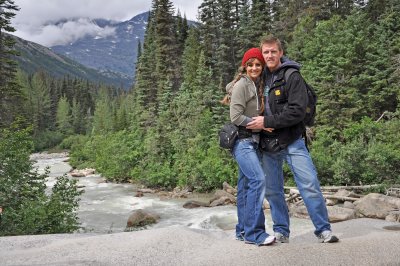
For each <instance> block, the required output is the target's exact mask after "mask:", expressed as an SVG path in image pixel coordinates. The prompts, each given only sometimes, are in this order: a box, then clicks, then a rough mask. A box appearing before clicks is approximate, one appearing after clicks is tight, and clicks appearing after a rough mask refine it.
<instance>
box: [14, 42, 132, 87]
mask: <svg viewBox="0 0 400 266" xmlns="http://www.w3.org/2000/svg"><path fill="white" fill-rule="evenodd" d="M12 37H13V38H14V39H15V41H16V43H15V46H14V48H15V50H17V51H18V52H19V53H20V56H17V57H15V60H16V61H17V62H18V65H19V67H20V68H21V69H22V70H23V71H25V72H27V73H34V72H36V71H39V70H43V71H45V72H47V73H49V74H50V75H52V76H55V77H63V76H65V75H70V76H75V77H78V78H82V79H87V80H90V81H92V82H101V83H106V84H110V85H115V86H121V85H124V87H125V88H128V86H130V84H131V83H130V82H131V81H130V79H127V78H125V77H122V76H121V75H119V74H117V73H112V72H108V73H102V72H100V71H98V70H96V69H91V68H88V67H85V66H84V65H82V64H80V63H77V62H75V61H74V60H71V59H70V58H68V57H66V56H63V55H59V54H56V53H55V52H54V51H52V50H51V49H49V48H47V47H44V46H42V45H40V44H37V43H34V42H30V41H26V40H24V39H21V38H19V37H16V36H13V35H12Z"/></svg>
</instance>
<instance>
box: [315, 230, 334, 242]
mask: <svg viewBox="0 0 400 266" xmlns="http://www.w3.org/2000/svg"><path fill="white" fill-rule="evenodd" d="M318 239H319V242H321V243H335V242H338V241H339V238H337V237H336V236H335V235H332V231H329V230H326V231H323V232H322V233H321V234H319V235H318Z"/></svg>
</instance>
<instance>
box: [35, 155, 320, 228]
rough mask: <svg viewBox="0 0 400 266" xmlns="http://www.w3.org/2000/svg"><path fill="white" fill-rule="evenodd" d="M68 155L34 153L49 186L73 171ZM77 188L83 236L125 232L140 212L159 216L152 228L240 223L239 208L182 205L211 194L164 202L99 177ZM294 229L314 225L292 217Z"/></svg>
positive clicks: (83, 181)
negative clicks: (79, 198) (184, 206)
mask: <svg viewBox="0 0 400 266" xmlns="http://www.w3.org/2000/svg"><path fill="white" fill-rule="evenodd" d="M67 156H68V155H67V154H65V153H59V154H45V153H43V154H33V155H32V156H31V159H32V160H35V161H36V163H35V164H34V166H35V167H37V168H38V170H39V172H43V171H44V169H45V167H49V170H50V173H49V177H48V179H47V182H46V184H47V186H48V187H49V188H51V187H52V186H53V185H54V183H55V180H56V178H57V177H58V176H62V175H63V174H65V173H68V172H69V171H70V170H71V166H70V165H69V164H68V162H67V160H68V157H67ZM78 180H79V181H78V185H79V186H80V187H82V188H83V189H84V193H83V194H82V196H81V200H80V203H79V209H78V217H79V221H80V223H81V226H82V229H81V230H80V231H79V232H81V233H85V232H91V233H116V232H123V231H124V230H125V226H126V222H127V220H128V217H129V215H130V214H131V213H132V212H133V211H135V210H138V209H143V210H146V211H150V212H152V213H156V214H158V215H159V216H160V221H159V222H158V223H157V224H154V225H152V226H149V227H148V229H150V228H160V227H171V226H187V227H189V228H194V229H201V230H214V231H224V230H233V229H234V227H235V224H236V222H237V219H236V206H232V205H228V206H218V207H213V208H197V209H185V208H183V207H182V206H183V204H184V203H185V202H186V201H188V200H189V199H194V200H198V201H204V202H206V201H207V200H208V199H209V198H210V195H207V194H195V193H194V194H192V195H191V196H190V197H189V198H185V199H162V198H160V197H159V196H158V195H157V194H147V193H145V194H144V196H143V197H135V194H136V191H137V189H138V187H137V186H136V185H133V184H129V183H127V184H116V183H106V182H104V179H103V178H102V177H101V176H100V175H89V176H86V177H80V178H78ZM266 219H267V222H266V227H267V228H266V229H267V231H268V232H271V231H272V230H271V218H270V216H269V214H268V213H266ZM291 223H292V229H293V226H295V227H296V229H297V230H296V231H297V233H301V232H303V231H305V230H310V229H311V228H312V224H311V222H310V221H309V220H307V219H297V218H292V219H291Z"/></svg>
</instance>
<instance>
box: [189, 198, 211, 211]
mask: <svg viewBox="0 0 400 266" xmlns="http://www.w3.org/2000/svg"><path fill="white" fill-rule="evenodd" d="M199 207H210V204H208V203H205V202H201V201H196V200H189V201H187V202H185V204H183V208H185V209H194V208H199Z"/></svg>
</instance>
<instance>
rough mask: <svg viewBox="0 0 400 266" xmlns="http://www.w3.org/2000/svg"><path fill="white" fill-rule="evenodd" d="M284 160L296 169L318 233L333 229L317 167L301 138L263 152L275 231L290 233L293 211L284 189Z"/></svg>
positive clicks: (267, 194)
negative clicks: (289, 207) (276, 148)
mask: <svg viewBox="0 0 400 266" xmlns="http://www.w3.org/2000/svg"><path fill="white" fill-rule="evenodd" d="M283 160H286V162H287V163H288V165H289V167H290V169H291V171H292V173H293V176H294V180H295V182H296V184H297V188H298V189H299V192H300V195H301V197H302V198H303V200H304V204H305V205H306V208H307V211H308V214H309V215H310V218H311V221H312V222H313V224H314V227H315V231H314V234H315V235H319V234H320V233H322V232H323V231H325V230H331V225H330V224H329V219H328V211H327V209H326V205H325V199H324V197H323V196H322V193H321V189H320V185H319V181H318V177H317V171H316V170H315V166H314V164H313V162H312V159H311V157H310V154H309V152H308V150H307V148H306V145H305V143H304V140H303V139H302V138H299V139H297V140H296V141H294V142H293V143H292V144H290V145H289V146H288V147H287V148H286V149H284V150H282V151H279V152H275V153H271V152H263V153H262V164H263V169H264V172H265V175H266V193H265V196H266V197H267V200H268V202H269V204H270V207H271V216H272V221H273V223H274V225H273V230H274V232H279V233H281V234H283V235H285V236H289V234H290V230H289V225H290V222H289V213H288V207H287V204H286V201H285V194H284V190H283V186H284V179H283V169H282V165H283Z"/></svg>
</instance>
